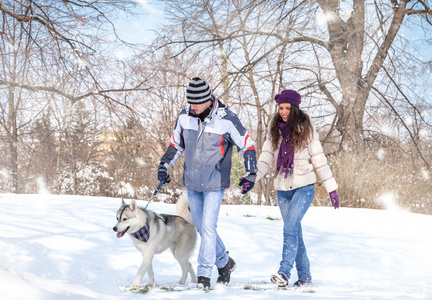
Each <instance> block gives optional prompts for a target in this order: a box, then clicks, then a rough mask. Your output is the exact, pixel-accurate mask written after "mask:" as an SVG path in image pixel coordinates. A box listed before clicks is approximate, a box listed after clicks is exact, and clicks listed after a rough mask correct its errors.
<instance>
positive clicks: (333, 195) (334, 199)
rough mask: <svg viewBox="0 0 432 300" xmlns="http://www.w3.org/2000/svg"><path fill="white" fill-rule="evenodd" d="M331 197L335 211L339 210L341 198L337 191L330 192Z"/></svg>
mask: <svg viewBox="0 0 432 300" xmlns="http://www.w3.org/2000/svg"><path fill="white" fill-rule="evenodd" d="M329 196H330V200H331V203H332V205H333V206H334V208H335V209H336V208H339V196H338V194H337V193H336V191H333V192H330V193H329Z"/></svg>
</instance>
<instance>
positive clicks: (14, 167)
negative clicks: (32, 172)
mask: <svg viewBox="0 0 432 300" xmlns="http://www.w3.org/2000/svg"><path fill="white" fill-rule="evenodd" d="M8 98H9V99H8V104H9V121H8V123H9V126H8V127H9V128H8V136H9V138H8V143H9V149H10V155H11V159H10V173H11V175H12V193H18V192H19V184H18V128H17V112H16V109H15V93H14V88H13V87H10V88H9V96H8Z"/></svg>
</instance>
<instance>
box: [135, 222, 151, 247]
mask: <svg viewBox="0 0 432 300" xmlns="http://www.w3.org/2000/svg"><path fill="white" fill-rule="evenodd" d="M131 236H133V237H134V238H136V239H137V240H140V241H142V242H144V243H145V242H147V241H148V240H149V238H150V226H149V221H148V220H147V222H146V224H145V226H144V227H143V228H141V229H140V230H138V231H136V232H134V233H131Z"/></svg>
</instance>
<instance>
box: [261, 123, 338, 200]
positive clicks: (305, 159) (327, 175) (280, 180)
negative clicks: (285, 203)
mask: <svg viewBox="0 0 432 300" xmlns="http://www.w3.org/2000/svg"><path fill="white" fill-rule="evenodd" d="M281 142H282V137H281V138H280V140H279V143H278V144H279V147H280V144H281ZM279 147H278V148H277V149H274V148H273V146H272V142H271V139H270V138H269V136H267V139H266V141H265V142H264V145H263V149H262V152H261V155H260V157H259V159H258V164H257V166H258V172H257V179H256V181H258V180H259V179H261V178H262V177H263V176H264V175H265V174H267V172H268V171H269V170H270V169H271V167H272V166H273V164H275V165H276V163H277V157H278V154H279ZM293 167H294V170H293V174H292V175H288V176H287V178H284V176H285V174H278V176H277V177H276V178H275V179H274V188H275V190H279V191H289V190H293V189H296V188H299V187H303V186H306V185H309V184H313V183H315V182H316V179H317V178H316V175H315V172H314V169H315V171H316V173H318V176H319V178H320V179H321V181H322V184H323V186H324V188H325V189H326V191H327V193H330V192H332V191H335V190H336V189H337V188H338V185H337V183H336V180H335V179H334V178H333V174H332V171H331V170H330V167H329V165H328V163H327V158H326V157H325V155H324V153H323V148H322V146H321V142H320V140H319V135H318V133H317V132H316V130H315V128H313V138H312V141H311V142H310V143H309V144H308V146H307V147H305V148H304V149H302V150H301V151H296V152H295V153H294V163H293Z"/></svg>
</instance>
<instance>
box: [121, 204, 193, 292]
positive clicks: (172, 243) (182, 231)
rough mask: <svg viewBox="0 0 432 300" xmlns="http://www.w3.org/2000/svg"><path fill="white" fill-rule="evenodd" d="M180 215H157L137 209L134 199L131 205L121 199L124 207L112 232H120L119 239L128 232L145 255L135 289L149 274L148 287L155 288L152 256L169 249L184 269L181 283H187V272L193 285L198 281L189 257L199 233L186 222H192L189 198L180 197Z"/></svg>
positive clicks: (178, 209) (178, 210) (134, 285)
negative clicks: (146, 274)
mask: <svg viewBox="0 0 432 300" xmlns="http://www.w3.org/2000/svg"><path fill="white" fill-rule="evenodd" d="M177 214H179V215H168V214H157V213H155V212H153V211H151V210H147V209H143V208H140V207H137V205H136V202H135V200H132V201H131V203H130V204H129V205H128V204H126V203H125V202H124V200H123V199H122V205H121V206H120V208H119V210H118V211H117V224H116V225H115V226H114V227H113V230H114V232H117V237H118V238H121V237H122V236H123V235H124V234H125V233H127V234H128V235H129V237H130V238H131V240H132V242H133V243H134V245H135V247H136V248H137V249H138V250H140V251H141V253H142V256H143V260H142V262H141V266H140V267H139V270H138V273H137V275H136V277H135V280H134V282H133V283H132V287H135V288H137V287H139V286H140V284H141V280H142V277H143V276H144V274H145V272H146V271H148V283H146V286H153V285H154V274H153V267H152V259H153V255H154V254H159V253H162V252H163V251H165V250H166V249H168V248H170V249H171V251H172V253H173V255H174V257H175V259H176V260H177V261H178V262H179V264H180V266H181V269H182V277H181V278H180V281H179V283H180V284H182V285H183V284H185V281H186V278H187V275H188V272H189V273H190V276H191V282H196V275H195V272H194V270H193V268H192V265H191V263H190V262H189V258H190V256H191V254H192V252H193V250H194V247H195V243H196V239H197V233H196V230H195V227H194V226H193V225H192V223H189V222H187V221H186V220H191V219H192V218H191V216H190V211H189V207H188V201H187V198H185V197H181V198H180V199H179V200H178V201H177ZM183 217H184V218H183ZM185 219H186V220H185Z"/></svg>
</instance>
